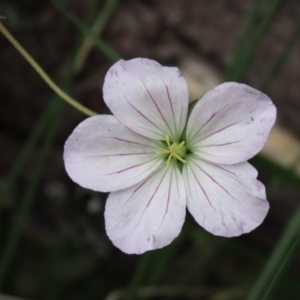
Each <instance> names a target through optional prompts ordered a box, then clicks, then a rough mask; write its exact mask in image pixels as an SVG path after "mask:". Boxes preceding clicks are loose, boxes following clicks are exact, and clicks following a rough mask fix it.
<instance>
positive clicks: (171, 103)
mask: <svg viewBox="0 0 300 300" xmlns="http://www.w3.org/2000/svg"><path fill="white" fill-rule="evenodd" d="M161 80H162V82H163V83H164V85H165V88H166V91H167V96H168V100H169V103H170V106H171V110H172V115H173V120H174V124H175V131H176V133H177V124H176V119H175V113H174V108H173V102H172V100H171V96H170V92H169V88H168V86H167V85H166V83H165V81H164V79H163V78H162V77H161Z"/></svg>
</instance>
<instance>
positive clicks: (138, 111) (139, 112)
mask: <svg viewBox="0 0 300 300" xmlns="http://www.w3.org/2000/svg"><path fill="white" fill-rule="evenodd" d="M125 99H126V101H127V102H128V104H129V105H130V106H131V107H132V108H133V109H134V110H135V111H136V112H137V113H138V114H140V115H141V116H142V117H143V118H144V119H145V120H147V121H148V122H149V123H150V124H152V125H153V126H155V127H156V128H157V129H159V130H160V128H159V127H158V126H157V125H156V124H154V123H153V122H152V121H151V120H149V119H148V118H147V117H146V116H145V115H144V114H143V113H142V112H141V111H140V110H138V109H137V108H136V107H135V106H134V105H133V104H132V103H131V102H130V101H129V100H128V99H127V98H126V97H125ZM157 134H158V135H162V134H159V133H157Z"/></svg>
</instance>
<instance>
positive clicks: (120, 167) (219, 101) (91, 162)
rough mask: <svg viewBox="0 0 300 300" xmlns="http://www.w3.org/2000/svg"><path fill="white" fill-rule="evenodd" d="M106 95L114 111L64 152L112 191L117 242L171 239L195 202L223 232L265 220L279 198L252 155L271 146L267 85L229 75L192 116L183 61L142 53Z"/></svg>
mask: <svg viewBox="0 0 300 300" xmlns="http://www.w3.org/2000/svg"><path fill="white" fill-rule="evenodd" d="M103 97H104V101H105V103H106V104H107V106H108V107H109V108H110V110H111V111H112V113H113V114H114V116H113V115H98V116H94V117H90V118H88V119H86V120H84V121H83V122H82V123H80V124H79V125H78V126H77V127H76V128H75V130H74V131H73V133H72V134H71V136H70V137H69V138H68V140H67V142H66V144H65V152H64V160H65V166H66V170H67V172H68V174H69V176H70V177H71V178H72V179H73V180H74V181H75V182H77V183H78V184H80V185H81V186H83V187H85V188H88V189H92V190H95V191H101V192H111V193H110V194H109V196H108V199H107V202H106V207H105V224H106V231H107V235H108V236H109V238H110V239H111V241H112V242H113V244H114V245H115V246H116V247H118V248H120V249H121V250H122V251H124V252H126V253H137V254H139V253H143V252H145V251H148V250H153V249H157V248H162V247H164V246H166V245H168V244H170V243H171V242H172V241H173V240H174V239H175V238H176V237H177V236H178V234H179V233H180V231H181V228H182V225H183V223H184V219H185V214H186V207H187V209H188V210H189V212H190V213H191V215H192V216H193V217H194V219H195V220H196V222H197V223H198V224H199V225H200V226H202V227H203V228H204V229H206V230H207V231H209V232H211V233H212V234H215V235H219V236H225V237H232V236H239V235H241V234H243V233H247V232H250V231H251V230H253V229H254V228H256V227H257V226H258V225H260V224H261V223H262V221H263V220H264V218H265V216H266V214H267V212H268V209H269V204H268V202H267V200H266V194H265V188H264V186H263V184H262V183H261V182H259V181H257V180H256V177H257V171H256V170H255V169H254V168H253V167H252V166H251V165H250V164H249V163H248V162H247V160H248V159H249V158H251V157H253V156H254V155H255V154H257V153H258V152H259V151H260V150H261V149H262V147H263V145H264V143H265V141H266V139H267V136H268V133H269V131H270V129H271V127H272V126H273V124H274V122H275V118H276V109H275V106H274V105H273V103H272V101H271V100H270V99H269V98H268V97H267V96H266V95H265V94H263V93H261V92H259V91H257V90H255V89H253V88H251V87H249V86H247V85H244V84H239V83H234V82H227V83H223V84H221V85H219V86H217V87H215V88H214V89H212V90H211V91H209V92H208V93H206V94H205V95H204V96H203V97H202V98H201V99H200V101H199V102H198V103H197V104H196V106H195V107H194V109H193V110H192V112H191V114H190V116H189V117H188V105H189V102H188V88H187V84H186V81H185V80H184V78H183V77H182V76H181V74H180V72H179V70H178V69H177V68H173V67H163V66H161V65H160V64H159V63H157V62H156V61H153V60H149V59H142V58H137V59H132V60H129V61H123V60H120V61H118V62H117V63H115V64H114V65H113V66H112V67H111V68H110V69H109V71H108V73H107V74H106V77H105V82H104V87H103Z"/></svg>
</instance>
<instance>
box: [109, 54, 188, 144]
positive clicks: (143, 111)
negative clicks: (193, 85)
mask: <svg viewBox="0 0 300 300" xmlns="http://www.w3.org/2000/svg"><path fill="white" fill-rule="evenodd" d="M103 97H104V101H105V103H106V104H107V106H108V107H109V108H110V110H111V111H112V112H113V114H114V115H115V116H116V118H117V119H118V120H119V121H120V122H122V123H123V124H124V125H125V126H127V127H128V128H130V129H131V130H133V131H135V132H137V133H139V134H142V135H144V136H146V137H148V138H152V139H158V140H164V139H165V137H166V135H169V136H170V137H172V138H178V137H179V136H180V134H181V132H182V130H183V128H184V126H185V122H186V117H187V108H188V88H187V84H186V81H185V80H184V78H183V77H182V76H181V74H180V72H179V70H178V69H177V68H173V67H172V68H171V67H163V66H161V65H160V64H159V63H157V62H156V61H154V60H150V59H145V58H136V59H132V60H128V61H124V60H120V61H118V62H117V63H115V64H114V65H113V66H112V67H111V68H110V69H109V71H108V72H107V74H106V77H105V82H104V86H103Z"/></svg>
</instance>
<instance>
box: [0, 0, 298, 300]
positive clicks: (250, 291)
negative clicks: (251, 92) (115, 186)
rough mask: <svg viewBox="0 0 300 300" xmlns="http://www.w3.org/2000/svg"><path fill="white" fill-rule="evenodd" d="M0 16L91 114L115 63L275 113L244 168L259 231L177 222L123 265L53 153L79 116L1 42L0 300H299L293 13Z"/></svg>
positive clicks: (206, 0)
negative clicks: (138, 63) (138, 62)
mask: <svg viewBox="0 0 300 300" xmlns="http://www.w3.org/2000/svg"><path fill="white" fill-rule="evenodd" d="M0 16H3V17H5V18H1V21H2V23H3V24H4V25H5V26H6V28H8V29H9V31H10V32H11V33H12V34H13V35H14V36H15V37H16V38H17V40H18V41H19V42H20V43H21V44H22V45H23V46H24V47H25V49H27V50H28V52H29V53H30V54H31V55H32V56H33V57H34V58H35V59H36V60H37V61H38V62H39V64H40V65H41V66H42V67H43V68H44V70H45V71H46V72H47V73H48V74H49V75H50V77H51V78H52V79H54V81H55V82H56V83H58V84H59V85H60V86H61V87H62V88H63V89H64V90H65V91H67V92H68V93H69V94H70V95H71V96H72V97H74V98H75V99H76V100H78V101H79V102H80V103H82V104H83V105H85V106H87V107H88V108H90V109H92V110H94V111H96V112H98V113H101V114H102V113H106V114H107V113H109V110H108V108H107V107H106V106H105V104H104V102H103V100H102V85H103V79H104V76H105V73H106V72H107V70H108V68H109V67H110V66H111V65H112V64H113V62H114V61H115V60H117V59H119V58H120V57H122V58H124V59H130V58H134V57H147V58H151V59H155V60H157V61H158V62H160V63H161V64H162V65H170V66H177V67H178V68H179V69H180V70H181V71H182V73H183V75H184V77H185V78H186V79H187V81H188V85H189V89H190V97H191V100H194V99H198V98H200V96H201V95H202V94H203V93H204V92H205V91H207V90H209V89H211V88H212V87H214V86H216V85H217V84H219V83H221V82H222V81H224V80H225V81H239V82H244V83H247V84H249V85H251V86H253V87H255V88H257V89H260V90H262V91H264V92H265V93H267V94H268V95H269V96H270V97H271V99H272V100H273V102H274V103H275V105H276V106H277V109H278V119H277V124H276V126H275V128H274V130H273V131H272V133H271V135H270V139H269V140H268V143H267V145H266V147H265V148H264V150H263V152H262V154H260V155H259V156H257V157H256V158H254V159H253V160H252V161H251V163H252V164H253V165H255V167H256V168H257V169H258V170H259V180H261V181H262V182H263V183H264V184H265V185H266V187H267V194H268V200H269V201H270V205H271V209H270V212H269V214H268V216H267V218H266V220H265V221H264V223H263V224H262V225H261V226H260V227H259V228H258V229H256V230H254V231H253V232H251V233H250V234H247V235H244V236H241V237H238V238H232V239H225V238H220V237H215V236H212V235H210V234H208V233H206V232H205V231H204V230H203V229H202V228H200V227H199V226H198V225H197V224H196V223H195V222H194V221H193V219H192V218H191V217H190V215H188V216H187V220H186V223H185V225H184V228H183V231H182V233H181V235H180V236H179V237H178V238H177V239H176V240H175V241H174V242H173V243H172V244H171V245H170V246H168V247H166V248H164V249H161V250H157V251H153V252H149V253H146V254H144V255H139V256H137V255H126V254H123V253H122V252H121V251H119V250H118V249H116V248H115V247H114V246H113V245H112V243H111V242H110V240H109V239H108V237H107V236H106V233H105V229H104V217H103V212H104V205H105V200H106V197H107V194H101V193H95V192H92V191H90V190H86V189H83V188H81V187H80V186H78V185H76V184H74V183H73V182H72V181H71V179H70V178H69V177H68V176H67V174H66V172H65V170H64V164H63V160H62V153H63V145H64V142H65V140H66V139H67V137H68V136H69V134H70V133H71V132H72V130H73V129H74V128H75V127H76V125H77V124H78V123H79V122H80V121H82V120H83V119H85V118H86V116H84V115H83V114H82V113H80V112H78V111H77V110H75V109H74V108H72V107H71V106H69V105H67V104H65V103H64V102H63V101H62V100H60V99H59V98H57V97H55V95H54V93H53V92H52V91H51V90H50V89H49V87H48V86H47V85H46V84H45V83H44V82H43V81H42V79H41V78H40V77H39V76H38V75H37V73H36V72H35V71H34V70H33V69H32V67H31V66H30V65H29V64H28V63H27V62H26V61H25V60H24V58H23V57H22V56H21V55H20V54H19V53H18V52H17V51H16V50H15V49H14V48H13V46H12V45H11V44H10V43H9V42H8V40H7V39H6V38H5V37H4V36H3V35H0V105H1V106H0V239H1V240H0V300H15V299H28V300H30V299H32V300H34V299H40V300H68V299H72V300H73V299H74V300H80V299H85V300H94V299H95V300H96V299H97V300H99V299H106V300H116V299H127V300H129V299H174V300H177V299H207V300H208V299H209V300H226V299H228V300H234V299H258V300H262V299H283V300H290V299H292V300H293V299H300V272H299V268H300V261H299V255H297V254H298V246H299V245H298V244H299V241H298V236H297V232H298V231H299V230H298V228H300V227H298V225H299V226H300V213H299V212H298V210H297V209H298V206H299V196H300V178H299V174H300V167H299V166H298V165H299V164H298V162H299V157H300V156H299V154H300V144H299V142H298V141H299V138H300V117H299V114H300V84H299V83H300V55H299V54H300V41H299V35H300V19H299V16H300V4H299V1H297V0H289V1H280V0H265V1H263V0H260V1H257V0H243V1H237V0H215V1H214V0H201V1H199V0H173V1H167V0H145V1H142V0H120V1H117V0H107V1H101V0H73V1H70V0H63V1H59V0H57V1H56V2H55V1H41V0H26V1H24V0H1V2H0ZM90 30H91V31H93V32H94V35H90V34H89V33H88V32H89V31H90ZM88 36H89V37H90V39H88ZM95 37H97V41H96V40H95ZM86 40H89V41H93V40H94V42H92V43H86ZM94 43H96V45H95V44H94ZM82 44H84V47H83V48H82V47H81V45H82ZM78 49H81V50H78ZM82 49H83V50H82ZM78 53H79V55H78ZM274 270H275V271H276V272H275V271H274ZM274 272H275V273H274ZM264 293H267V294H264ZM8 295H11V296H8ZM12 296H14V297H18V298H12Z"/></svg>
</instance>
